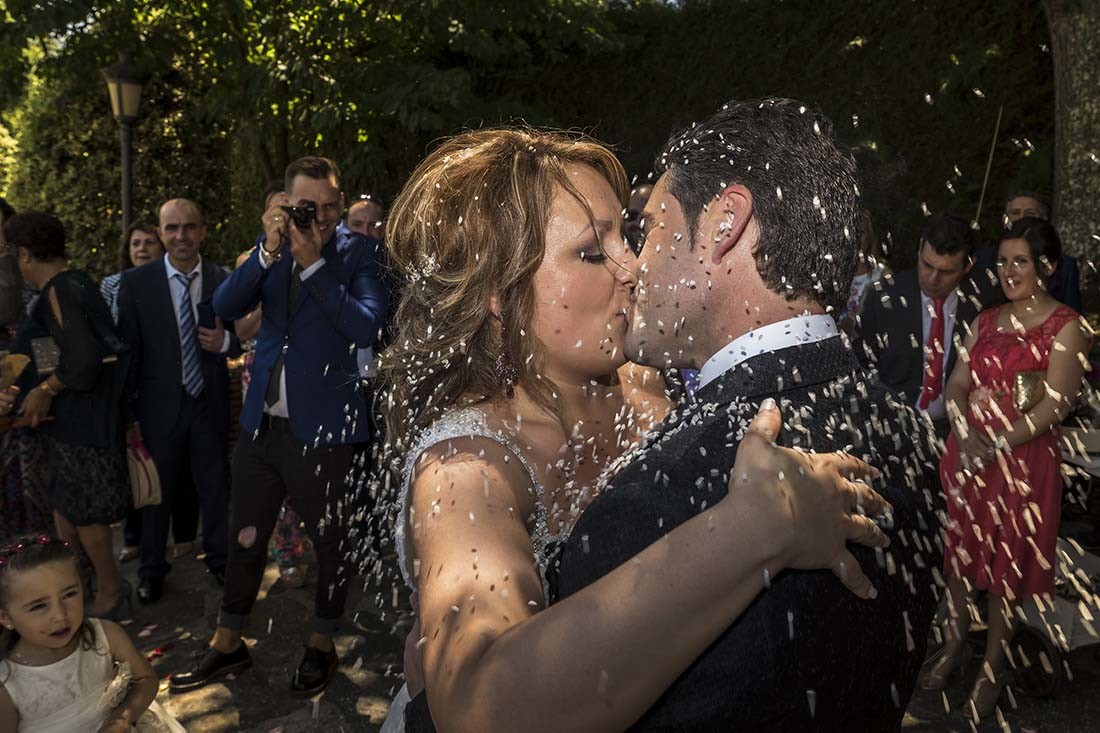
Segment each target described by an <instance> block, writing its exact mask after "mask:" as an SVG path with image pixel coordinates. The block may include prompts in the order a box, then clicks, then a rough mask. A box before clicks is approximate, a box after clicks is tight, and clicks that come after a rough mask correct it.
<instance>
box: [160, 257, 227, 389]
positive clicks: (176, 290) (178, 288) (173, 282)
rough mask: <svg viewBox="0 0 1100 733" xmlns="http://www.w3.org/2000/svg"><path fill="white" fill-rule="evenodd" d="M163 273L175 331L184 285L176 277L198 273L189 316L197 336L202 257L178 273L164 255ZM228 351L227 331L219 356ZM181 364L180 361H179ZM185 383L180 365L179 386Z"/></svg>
mask: <svg viewBox="0 0 1100 733" xmlns="http://www.w3.org/2000/svg"><path fill="white" fill-rule="evenodd" d="M164 271H165V273H166V274H167V275H168V292H169V293H170V294H171V295H172V313H174V314H175V316H176V330H177V331H179V329H180V328H181V326H180V303H181V302H182V301H183V288H184V285H183V283H181V282H180V281H179V280H177V279H176V275H183V276H184V277H189V276H190V275H191V273H192V272H193V273H198V274H197V275H196V276H195V279H194V280H192V281H191V312H192V313H191V314H192V316H193V317H194V319H195V329H196V330H195V335H196V336H197V335H198V327H199V302H200V301H201V300H202V257H199V261H198V263H196V264H195V266H194V267H193V268H191V272H180V271H179V270H177V269H176V268H175V267H173V266H172V261H171V260H170V259H168V255H164ZM182 342H183V336H182V335H181V336H180V348H181V351H180V353H181V354H182V353H183V351H182V347H183V343H182ZM199 351H203V348H202V345H201V344H200V345H199ZM227 351H229V331H226V332H225V337H224V338H223V339H222V348H221V351H219V352H218V353H219V354H224V353H225V352H227ZM180 361H181V362H182V359H181V360H180ZM186 381H187V375H186V374H184V373H183V365H182V363H181V364H180V384H185V383H186Z"/></svg>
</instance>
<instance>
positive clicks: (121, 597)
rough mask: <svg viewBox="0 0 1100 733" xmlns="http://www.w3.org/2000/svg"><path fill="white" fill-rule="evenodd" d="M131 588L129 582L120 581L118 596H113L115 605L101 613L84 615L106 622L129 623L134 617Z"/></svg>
mask: <svg viewBox="0 0 1100 733" xmlns="http://www.w3.org/2000/svg"><path fill="white" fill-rule="evenodd" d="M132 593H133V588H132V587H131V585H130V581H128V580H124V581H122V588H120V589H119V591H118V594H117V595H116V596H115V603H114V605H113V606H111V607H110V608H108V609H107V610H106V611H103V612H102V613H91V612H90V611H88V612H87V614H86V615H88V616H94V617H95V618H100V619H107V620H108V621H129V620H130V619H132V618H133V617H134V599H133V596H132Z"/></svg>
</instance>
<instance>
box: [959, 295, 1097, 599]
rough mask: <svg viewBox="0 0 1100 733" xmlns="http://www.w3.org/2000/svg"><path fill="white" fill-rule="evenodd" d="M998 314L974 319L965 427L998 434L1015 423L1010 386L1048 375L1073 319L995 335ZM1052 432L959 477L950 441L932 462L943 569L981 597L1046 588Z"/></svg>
mask: <svg viewBox="0 0 1100 733" xmlns="http://www.w3.org/2000/svg"><path fill="white" fill-rule="evenodd" d="M1004 307H1005V306H1000V307H998V308H994V309H991V310H987V311H984V312H983V313H982V314H981V315H980V316H979V318H978V340H977V342H976V343H975V344H974V348H973V349H971V351H970V371H971V377H972V385H971V388H970V395H969V398H968V402H969V405H970V410H969V411H968V418H969V421H970V424H971V425H972V426H973V427H975V428H977V429H978V430H981V431H982V432H983V433H984V432H985V430H986V428H992V429H993V430H994V431H1002V430H1004V429H1005V426H1006V424H1007V425H1011V424H1012V423H1014V422H1015V421H1016V420H1018V419H1019V418H1020V413H1019V411H1018V410H1017V409H1016V407H1015V404H1014V402H1013V397H1012V394H1013V385H1014V383H1015V377H1016V375H1017V374H1018V373H1020V372H1028V371H1046V369H1047V367H1048V366H1049V364H1050V352H1051V348H1052V344H1053V343H1054V338H1055V337H1056V336H1057V335H1058V332H1059V331H1061V330H1062V328H1063V327H1065V325H1066V324H1068V323H1070V322H1072V321H1075V320H1077V319H1078V318H1079V317H1080V316H1079V315H1078V314H1077V312H1076V311H1074V310H1072V309H1071V308H1068V307H1066V306H1059V307H1058V308H1057V309H1055V311H1054V312H1053V313H1052V314H1051V315H1050V316H1049V317H1048V318H1047V319H1046V320H1045V321H1044V322H1043V323H1041V324H1039V325H1038V326H1036V327H1034V328H1032V329H1029V330H1027V331H1024V332H1022V333H1020V332H1016V331H1009V332H999V331H998V330H997V316H998V315H999V314H1000V313H1001V311H1002V309H1003V308H1004ZM1059 435H1060V431H1059V430H1058V428H1057V427H1055V428H1054V429H1052V430H1048V431H1047V432H1045V433H1043V434H1042V435H1038V436H1036V437H1035V438H1033V439H1032V440H1029V441H1028V442H1026V443H1024V444H1023V445H1019V446H1017V447H1015V448H1013V449H1012V450H1011V451H1009V452H1008V453H1005V454H1004V458H1005V460H1004V462H1003V463H1002V462H1001V461H999V460H998V462H997V463H995V464H994V465H991V466H988V467H986V468H985V469H984V470H983V471H981V472H980V473H978V474H976V475H972V476H967V475H966V474H964V473H963V471H962V469H961V464H960V450H959V445H958V442H957V441H956V440H955V436H954V435H952V436H951V437H950V438H949V439H948V441H947V446H946V450H945V452H944V456H943V460H942V462H941V463H940V478H941V479H942V481H943V487H944V491H945V492H946V494H947V515H948V523H947V532H946V547H945V552H944V569H945V571H946V572H948V573H950V574H951V575H953V576H955V577H957V578H964V579H967V580H969V581H971V582H972V583H973V584H974V586H975V587H977V588H978V589H980V590H989V591H991V592H993V593H996V594H998V595H1003V596H1005V597H1006V598H1009V599H1013V598H1021V597H1022V598H1027V597H1030V596H1032V595H1033V594H1042V593H1049V592H1051V591H1052V590H1053V589H1054V560H1055V554H1054V552H1055V544H1056V542H1057V539H1058V523H1059V517H1060V515H1061V509H1062V481H1061V473H1060V467H1061V463H1062V456H1061V451H1060V449H1059V447H1058V439H1059Z"/></svg>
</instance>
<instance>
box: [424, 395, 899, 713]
mask: <svg viewBox="0 0 1100 733" xmlns="http://www.w3.org/2000/svg"><path fill="white" fill-rule="evenodd" d="M780 428H781V418H780V414H779V411H778V409H776V408H775V406H774V403H772V402H770V401H769V403H768V404H765V405H764V406H763V407H762V408H761V411H760V412H759V414H758V415H757V416H756V417H755V419H754V420H753V422H752V424H751V426H750V428H749V432H748V434H747V435H746V437H745V439H744V440H743V441H742V442H741V444H740V447H739V449H738V452H737V461H736V464H735V466H734V468H733V471H732V474H731V475H732V478H731V480H730V484H731V487H730V488H731V491H730V492H729V496H734V495H735V496H736V497H737V500H736V501H732V500H730V499H729V498H728V497H727V498H726V499H723V500H722V501H720V502H718V503H716V504H715V505H714V506H713V508H712V509H709V510H707V511H704V512H702V513H700V514H699V515H698V516H696V517H694V518H693V519H691V520H689V521H687V522H685V523H684V524H682V525H681V526H679V527H677V528H676V529H675V530H673V531H672V532H670V533H668V534H667V535H666V536H665V537H664V538H662V539H661V540H659V541H657V542H655V543H654V544H652V545H650V546H649V547H648V548H646V549H645V550H643V551H642V552H640V553H638V554H637V555H636V556H635V557H634V558H632V559H631V560H630V561H628V562H626V563H625V564H624V565H622V566H620V567H619V568H617V569H616V570H614V571H612V572H611V573H609V574H608V575H606V576H604V577H603V578H601V579H600V580H598V581H597V582H595V583H593V584H592V585H590V586H588V587H587V588H585V589H583V590H581V591H579V592H578V593H576V594H575V595H572V596H570V597H569V598H567V599H565V600H563V601H561V602H560V603H557V604H555V605H553V606H551V607H549V608H545V607H544V605H545V604H544V600H543V591H542V586H541V580H540V578H539V574H538V570H537V568H536V565H535V564H533V563H532V562H531V557H532V542H531V537H530V534H529V531H528V528H527V527H526V526H525V524H524V520H523V518H524V517H525V516H527V515H528V512H527V511H526V504H528V503H529V502H530V501H531V498H530V496H529V495H528V494H527V493H526V492H522V491H518V490H516V489H515V488H513V487H522V486H525V484H526V476H525V475H524V473H523V470H524V469H523V468H522V467H520V466H519V465H517V462H516V461H514V460H511V461H510V460H508V458H507V456H506V455H504V451H505V449H504V448H503V447H502V448H501V449H500V450H501V452H502V454H501V455H500V456H496V455H491V450H492V449H491V448H486V447H485V445H484V443H483V442H479V443H476V444H474V443H472V444H471V445H470V446H467V447H468V448H470V450H469V451H468V452H467V451H464V450H463V446H462V441H455V442H454V443H453V444H452V446H451V452H450V453H448V455H447V457H445V458H442V459H439V458H433V459H432V460H430V461H429V462H427V463H425V464H424V465H422V466H421V467H420V469H419V476H418V478H417V479H416V480H415V481H414V485H413V487H412V491H411V495H412V497H413V505H412V507H411V509H412V514H413V516H415V517H417V518H418V520H417V521H415V522H412V523H411V531H412V540H413V544H414V545H415V547H416V550H417V556H418V560H419V574H418V588H419V604H420V608H419V611H420V623H421V634H422V636H421V639H422V654H423V667H424V671H425V682H426V688H427V690H428V699H429V703H430V707H431V712H432V718H433V720H434V721H435V724H436V725H437V726H439V727H440V729H443V730H460V731H465V730H469V731H488V730H494V731H495V730H523V731H537V730H555V731H558V730H563V729H565V728H563V726H566V727H567V728H568V730H571V731H582V730H600V731H604V730H622V729H625V728H627V727H628V726H630V725H631V724H632V723H633V722H634V721H636V720H637V719H638V718H639V717H640V716H641V715H642V713H644V712H645V711H646V710H647V709H648V708H649V707H650V706H651V705H652V704H653V702H654V701H655V700H656V699H657V698H658V697H659V696H660V695H661V694H662V693H663V692H664V690H665V689H666V688H667V687H668V686H669V685H670V684H671V683H672V682H673V681H674V680H675V679H676V678H677V677H678V676H679V675H680V674H681V673H682V672H683V671H684V669H686V668H687V667H688V666H689V665H690V664H691V663H692V661H693V660H695V659H696V657H698V656H699V655H700V654H701V653H702V652H703V651H704V650H705V649H706V648H707V647H708V645H709V644H710V643H712V642H713V641H714V639H715V638H717V637H718V635H719V634H720V633H721V632H722V631H723V630H725V629H726V628H727V627H728V626H729V625H730V623H731V622H732V621H733V620H734V619H736V618H737V616H738V615H739V614H740V613H741V612H742V611H743V610H744V609H745V608H746V607H747V606H748V605H749V604H750V603H751V602H752V600H753V599H754V598H755V597H756V596H757V594H759V593H760V591H761V590H762V589H763V588H764V586H765V584H766V583H767V579H768V577H769V576H775V575H777V574H778V573H779V572H780V571H782V570H783V569H784V568H832V569H833V570H834V572H836V573H837V575H838V576H839V577H841V579H842V580H843V581H844V583H845V584H846V585H847V586H848V588H849V589H850V590H851V591H852V592H853V593H855V594H856V595H858V596H859V597H861V598H871V597H873V596H874V593H875V592H874V589H873V588H872V587H871V585H870V583H869V581H868V580H867V578H866V576H865V575H864V574H863V572H862V570H861V569H860V567H859V564H858V563H856V562H855V561H854V559H853V558H852V556H851V554H850V553H849V551H848V550H847V549H846V544H847V543H848V542H849V541H854V542H858V543H861V544H864V545H868V546H871V547H883V546H885V545H886V544H887V543H888V540H887V538H886V537H885V535H884V534H883V533H882V532H881V531H880V530H879V529H878V527H877V526H876V525H875V524H874V523H873V522H872V521H871V520H869V519H868V518H867V517H865V516H860V515H859V514H852V513H851V512H852V509H853V507H854V506H855V505H856V504H857V503H858V504H859V505H860V506H862V507H863V509H864V510H865V512H866V513H867V514H870V515H873V514H876V513H879V512H881V511H883V510H885V509H886V505H885V502H884V501H883V500H882V498H881V497H880V496H879V495H878V494H876V493H875V492H874V491H872V490H871V489H870V488H869V487H868V486H867V485H866V484H864V483H862V482H861V481H858V480H857V481H850V480H848V479H846V478H842V476H850V477H856V478H869V477H870V474H871V471H872V469H871V468H870V467H869V466H867V465H866V464H864V463H862V462H861V461H859V460H857V459H855V458H850V457H844V456H840V455H836V454H830V455H808V454H803V453H798V452H795V451H791V450H788V449H782V448H777V447H775V445H774V441H775V439H776V438H777V436H778V434H779V431H780ZM474 445H476V446H477V447H476V448H474V447H473V446H474ZM792 477H799V478H792ZM734 484H736V491H733V490H732V489H733V486H734Z"/></svg>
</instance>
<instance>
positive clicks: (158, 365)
mask: <svg viewBox="0 0 1100 733" xmlns="http://www.w3.org/2000/svg"><path fill="white" fill-rule="evenodd" d="M225 278H226V272H225V270H224V269H222V268H221V267H219V266H218V265H216V264H214V263H213V262H210V261H209V260H203V261H202V300H203V301H209V300H210V298H211V296H212V295H213V294H214V290H215V289H216V288H217V287H218V285H220V284H221V283H222V281H224V280H225ZM223 320H225V321H226V325H225V327H226V328H227V329H229V330H232V328H233V324H232V323H231V322H230V321H229V319H227V318H223ZM118 332H119V335H120V336H122V339H123V340H124V341H125V342H126V343H127V344H128V345H129V346H130V353H131V363H130V379H129V381H128V382H127V386H128V390H127V391H128V395H129V397H130V400H131V403H130V406H131V412H132V417H134V418H136V419H137V420H138V421H139V422H140V423H141V430H142V433H143V434H144V435H147V436H154V437H155V436H163V435H167V434H168V433H170V432H171V431H172V429H173V427H174V426H175V423H176V418H177V416H178V415H179V412H180V406H181V405H182V404H183V396H184V394H185V392H184V390H183V366H182V365H183V357H182V355H181V354H180V337H179V325H178V322H177V321H176V311H175V308H174V307H173V306H172V294H171V292H170V291H169V289H168V274H167V270H166V269H165V266H164V258H163V257H162V258H160V259H157V260H155V261H154V262H150V263H149V264H147V265H142V266H141V267H135V268H134V269H132V270H127V271H126V272H124V273H122V280H121V283H120V284H119V292H118ZM239 353H240V343H239V342H238V341H237V339H236V336H231V339H230V346H229V352H228V353H226V354H212V353H210V352H208V351H204V350H203V349H201V348H200V349H199V360H200V363H201V365H202V376H203V381H204V383H205V385H206V387H205V397H206V399H208V400H209V401H210V405H211V409H212V411H213V413H214V416H215V426H216V427H217V429H218V430H219V432H221V433H223V437H224V438H225V439H228V436H229V369H228V367H227V366H226V357H227V356H236V355H238V354H239Z"/></svg>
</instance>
